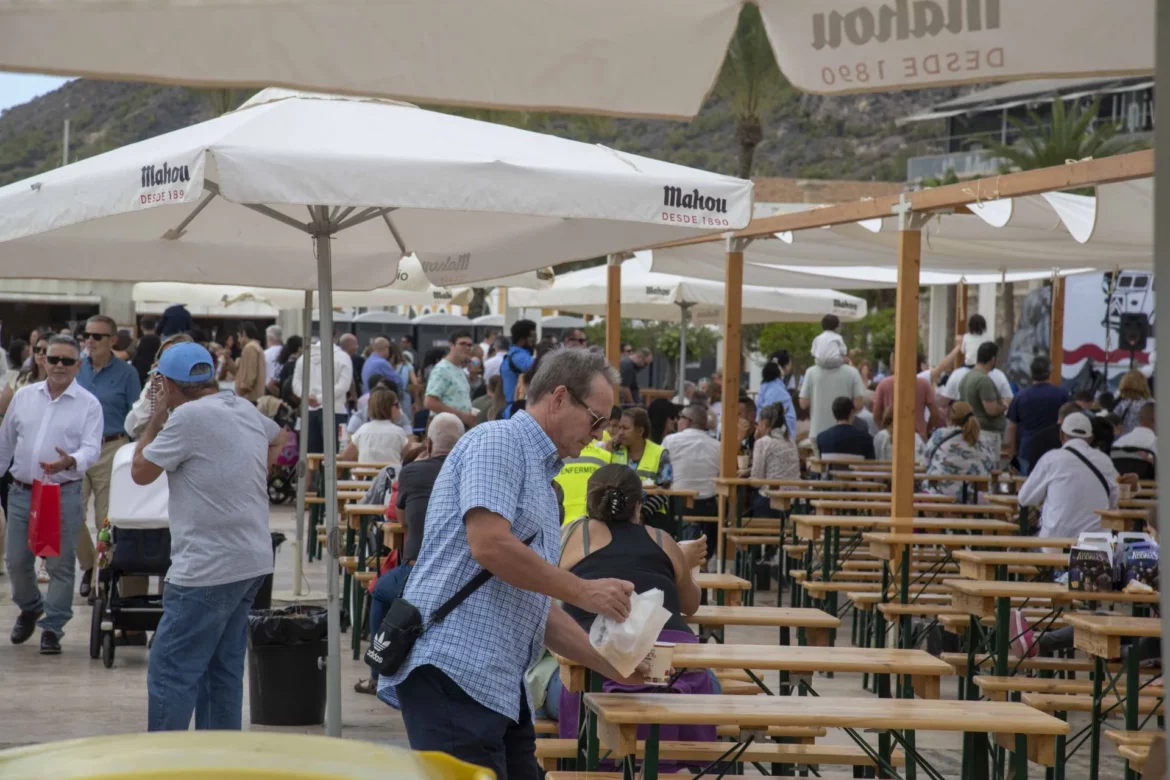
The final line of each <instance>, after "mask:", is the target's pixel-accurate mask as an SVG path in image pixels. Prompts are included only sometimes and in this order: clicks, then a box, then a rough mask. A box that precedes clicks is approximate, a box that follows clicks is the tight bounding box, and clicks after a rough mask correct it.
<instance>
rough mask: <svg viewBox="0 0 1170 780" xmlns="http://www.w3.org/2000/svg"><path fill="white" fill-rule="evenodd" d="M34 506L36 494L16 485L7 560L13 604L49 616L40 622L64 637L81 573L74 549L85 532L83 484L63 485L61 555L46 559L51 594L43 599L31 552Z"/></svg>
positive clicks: (10, 499) (10, 511) (12, 491)
mask: <svg viewBox="0 0 1170 780" xmlns="http://www.w3.org/2000/svg"><path fill="white" fill-rule="evenodd" d="M31 505H32V491H31V490H29V489H28V488H26V487H24V486H22V485H20V484H18V483H16V482H13V483H12V487H11V488H9V490H8V535H7V537H6V538H5V542H6V545H7V549H6V550H5V555H4V558H5V560H6V561H7V563H8V578H9V580H10V581H11V583H12V585H11V587H12V601H13V602H15V603H16V606H18V607H20V609H21V610H22V611H24V612H40V611H41V610H44V612H45V616H44V617H43V618H41V619H40V620H39V621H37V625H39V626H40V627H41V628H42V629H44V630H45V631H52V632H53V633H54V634H56V635H57V636H58V637H61V636H64V635H65V632H64V628H65V624H66V623H68V622H69V619H70V618H72V617H73V583H74V579H75V578H76V576H77V574H76V572H75V571H74V569H75V558H74V550H75V547H76V545H77V534H78V533H79V532H80V531H81V527H82V523H83V522H84V520H85V514H84V513H83V512H82V506H81V482H80V481H78V482H74V483H72V484H69V485H62V486H61V554H60V555H58V556H57V557H55V558H46V559H45V561H46V568H47V569H48V572H49V592H48V595H46V596H45V597H44V598H42V597H41V589H40V587H39V586H38V585H37V573H36V562H37V558H36V556H35V555H33V554H32V552H31V551H30V550H29V549H28V513H29V510H30V508H31Z"/></svg>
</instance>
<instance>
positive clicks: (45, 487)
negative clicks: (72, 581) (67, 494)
mask: <svg viewBox="0 0 1170 780" xmlns="http://www.w3.org/2000/svg"><path fill="white" fill-rule="evenodd" d="M28 549H30V550H32V554H33V555H39V556H41V557H43V558H50V557H53V556H56V555H60V554H61V486H60V485H54V484H52V483H49V482H42V481H41V480H39V479H37V480H33V488H32V508H31V509H30V510H29V513H28Z"/></svg>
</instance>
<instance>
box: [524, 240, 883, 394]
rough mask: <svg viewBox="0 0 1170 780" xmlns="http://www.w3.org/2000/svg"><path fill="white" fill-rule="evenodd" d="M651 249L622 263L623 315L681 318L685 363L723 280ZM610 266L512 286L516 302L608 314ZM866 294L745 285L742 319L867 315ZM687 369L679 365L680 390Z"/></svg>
mask: <svg viewBox="0 0 1170 780" xmlns="http://www.w3.org/2000/svg"><path fill="white" fill-rule="evenodd" d="M651 263H652V257H651V253H650V252H636V253H635V254H634V258H633V259H632V260H628V261H626V262H625V263H623V264H622V287H621V300H622V316H623V317H629V318H633V319H644V320H663V321H666V322H678V323H680V324H681V327H680V328H679V361H680V365H682V366H685V365H686V359H687V329H686V325H687V322H688V321H691V322H694V323H696V324H699V325H711V324H717V323H718V322H720V321H721V319H722V317H723V302H724V298H723V294H724V291H723V283H722V282H718V281H712V280H708V279H695V278H691V277H686V276H676V275H674V274H664V273H658V272H656V271H653V270H651ZM606 271H607V269H606V266H603V265H602V266H597V267H595V268H587V269H585V270H583V271H574V272H572V273H568V274H562V275H561V276H559V277H557V280H556V282H554V283H553V285H552V286H551V287H549V288H548V289H546V290H523V289H513V290H512V291H511V292H510V293H509V294H510V295H511V296H512V302H513V304H514V305H516V306H520V307H533V308H536V307H540V308H548V309H562V310H564V311H571V312H576V313H579V314H595V315H599V316H605V315H606V298H607V295H606ZM865 312H866V303H865V300H864V299H863V298H857V297H855V296H852V295H846V294H845V293H840V292H837V291H836V290H828V289H819V290H818V289H801V290H796V289H784V288H780V287H755V286H745V287H744V288H743V322H744V323H759V322H818V321H820V319H821V317H823V316H825V315H826V314H836V315H837V316H838V317H840V318H841V319H842V320H845V321H852V320H858V319H861V318H862V317H864V316H865ZM682 382H683V372H682V371H681V370H680V371H679V393H680V394H681V393H682V389H683V388H682Z"/></svg>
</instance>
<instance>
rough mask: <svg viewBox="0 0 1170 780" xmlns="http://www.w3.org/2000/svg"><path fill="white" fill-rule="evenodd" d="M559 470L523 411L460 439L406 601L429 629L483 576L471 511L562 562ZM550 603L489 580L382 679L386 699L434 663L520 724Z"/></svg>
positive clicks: (439, 485) (431, 511) (436, 496)
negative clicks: (474, 551)
mask: <svg viewBox="0 0 1170 780" xmlns="http://www.w3.org/2000/svg"><path fill="white" fill-rule="evenodd" d="M561 466H562V463H561V461H560V459H559V458H558V457H557V450H556V446H555V445H554V444H553V442H552V440H551V439H550V438H549V437H548V434H546V433H545V432H544V430H543V429H542V428H541V427H540V426H539V425H538V424H537V422H536V420H534V419H533V418H532V417H531V416H529V415H528V414H527V413H526V412H518V413H517V414H516V415H514V416H513V417H512V418H511V419H509V420H502V421H499V422H490V423H487V424H485V425H480V426H478V427H476V428H473V429H472V430H471V431H469V432H468V433H466V434H465V435H464V436H463V438H462V439H460V440H459V443H458V444H456V445H455V448H454V449H453V450H451V454H450V455H448V456H447V460H446V462H445V463H444V464H443V469H442V471H440V472H439V478H438V479H437V480H436V481H435V487H434V490H433V492H432V493H431V500H430V504H429V505H428V507H427V519H426V533H425V535H424V536H423V544H422V550H421V552H420V553H419V557H418V561H417V563H416V564H415V567H414V570H413V571H411V573H410V579H409V580H408V581H407V585H406V591H405V592H404V594H403V596H404V598H406V599H407V601H409V602H410V603H411V604H413V605H414V606H415V607H417V608H418V610H419V612H420V613H421V614H422V617H423V620H424V621H425V620H427V619H428V618H429V617H430V615H431V613H433V612H434V611H435V610H436V609H438V607H439V606H440V605H442V604H443V603H444V602H445V601H446V600H447V599H449V598H450V597H451V596H452V595H454V594H455V592H456V591H457V590H459V588H461V587H463V585H464V584H465V583H467V582H468V581H469V580H470V579H471V578H473V577H474V576H475V575H476V574H478V573H479V571H480V565H479V564H478V563H476V562H475V560H474V559H473V558H472V557H471V548H470V547H469V546H468V543H467V531H466V529H465V527H464V524H463V518H464V516H465V515H466V514H467V513H468V512H469V511H471V510H472V509H476V508H478V507H483V508H484V509H488V510H490V511H492V512H495V513H496V514H498V515H500V516H502V517H504V518H505V519H507V520H508V522H510V523H511V524H512V533H513V535H515V536H516V538H518V539H521V540H524V539H527V538H528V537H530V536H532V535H533V534H535V535H536V538H535V539H533V541H532V549H533V550H534V551H535V552H536V553H537V554H538V555H540V557H542V558H544V560H546V561H548V562H549V563H551V564H553V565H556V564H557V562H558V559H559V557H560V548H559V540H560V522H559V517H558V503H557V498H556V494H555V493H554V492H553V488H552V480H553V478H554V477H555V476H556V475H557V474H558V473H559V472H560V470H561ZM549 605H550V599H549V597H548V596H544V595H542V594H539V593H532V592H530V591H524V590H520V589H518V588H514V587H512V586H511V585H508V584H507V583H505V582H503V581H502V580H500V579H498V578H492V579H490V580H488V582H487V583H486V584H485V585H484V586H483V587H481V588H480V589H479V590H477V591H476V592H475V593H474V594H472V595H471V597H470V598H468V599H467V600H466V601H465V602H463V603H462V604H461V605H459V607H458V608H456V609H455V611H453V612H452V613H451V614H450V615H449V616H448V617H447V619H446V620H444V621H443V622H442V623H440V624H438V625H437V626H434V627H432V628H431V629H430V630H428V631H427V632H426V633H424V634H423V635H422V636H421V637H420V638H419V640H418V642H417V643H416V644H415V646H414V649H413V650H412V651H411V653H410V657H409V658H407V660H406V663H404V664H403V666H402V668H401V669H400V670H399V671H398V673H397V674H395V675H394V676H393V677H390V678H386V677H383V678H381V679H380V680H379V684H378V688H379V697H381V698H384V699H390V700H393V699H394V698H396V697H395V696H393V695H392V692H391V691H387V690H386V689H387V688H391V687H393V686H396V685H398V683H400V682H402V681H403V680H404V679H406V677H407V675H409V674H410V673H411V671H413V670H414V669H416V668H418V667H420V666H426V665H432V666H436V667H438V668H439V669H441V670H442V671H443V672H444V673H445V674H446V675H447V676H448V677H450V678H451V679H452V680H454V681H455V683H457V684H458V685H459V687H460V688H462V689H463V690H464V691H466V692H467V694H468V695H469V696H471V697H472V698H473V699H475V700H476V701H477V702H479V703H480V704H482V705H483V706H485V707H487V708H488V709H491V710H494V711H495V712H498V713H500V714H502V715H505V716H506V717H509V718H511V719H512V720H518V719H519V717H520V692H521V690H523V681H524V672H525V670H527V669H528V667H529V666H530V665H531V664H532V663H534V662H535V661H536V660H537V659H538V658H540V656H541V654H542V653H543V651H544V628H545V624H546V622H547V621H548V610H549ZM388 694H391V695H388ZM525 695H526V694H525ZM532 711H533V708H532V706H531V702H530V703H529V712H532Z"/></svg>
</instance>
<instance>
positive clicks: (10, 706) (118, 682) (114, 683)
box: [0, 507, 1124, 780]
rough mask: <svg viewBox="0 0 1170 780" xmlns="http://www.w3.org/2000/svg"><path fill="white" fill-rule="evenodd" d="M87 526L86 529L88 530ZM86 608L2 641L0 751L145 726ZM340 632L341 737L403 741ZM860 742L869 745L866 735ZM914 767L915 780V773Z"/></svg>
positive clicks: (280, 560)
mask: <svg viewBox="0 0 1170 780" xmlns="http://www.w3.org/2000/svg"><path fill="white" fill-rule="evenodd" d="M90 527H91V528H92V525H91V526H90ZM294 527H295V525H294V519H293V513H292V511H291V510H290V509H289V508H287V507H274V508H273V512H272V529H273V530H274V531H283V532H284V533H286V534H287V535H288V536H290V537H291V536H293V530H294ZM292 564H293V559H292V554H291V546H290V545H287V544H286V545H285V546H284V547H283V548H282V550H281V551H280V553H279V554H278V556H277V577H276V590H277V591H278V592H280V591H290V590H291V587H292ZM322 570H323V567H322V565H321V564H320V563H319V562H314V563H312V564H308V565H306V567H305V581H304V582H305V586H304V589H303V590H304V591H305V593H306V600H309V601H311V600H312V599H314V598H318V597H320V598H323V594H324V590H325V583H324V577H323V571H322ZM0 593H3V595H4V598H3V603H0V632H2V633H3V634H5V635H6V634H7V632H8V630H9V628H10V627H11V625H12V622H13V621H14V620H15V618H16V615H17V610H16V607H15V606H14V605H13V604H12V603H11V601H10V600H9V599H8V586H7V578H5V577H0ZM759 602H760V603H761V604H771V603H774V595H772V594H766V595H764V596H763V597H761V598H760V599H759ZM89 616H90V608H89V607H88V606H87V605H86V604H85V603H84V601H83V600H82V599H80V598H77V599H75V602H74V618H73V621H72V622H71V623H70V624H69V626H68V627H67V628H66V635H65V637H64V640H63V646H64V653H63V654H62V655H60V656H56V657H47V656H41V655H40V654H39V653H38V652H37V638H36V637H34V638H33V639H32V640H30V641H29V642H28V643H26V644H24V645H21V646H19V647H14V646H12V645H10V644H8V642H7V640H6V639H4V640H0V749H2V748H5V747H12V746H17V745H25V744H29V743H35V742H47V741H52V740H60V739H69V738H75V737H86V736H98V735H103V734H118V733H127V732H138V731H145V729H146V658H147V651H146V649H145V648H136V647H129V648H118V652H117V655H116V659H115V663H114V667H113V668H112V669H108V670H107V669H106V668H105V667H103V666H102V663H101V662H100V661H91V660H90V658H89V656H88V653H87V644H88V634H89ZM727 634H728V636H727V639H728V641H729V642H732V643H744V644H769V643H772V642H775V641H776V634H775V632H774V631H773V630H771V629H752V628H738V629H735V628H733V629H730V630H728V632H727ZM849 634H850V632H849V624H848V620H846V622H845V625H844V626H843V627H842V630H841V631H840V632H838V642H842V643H844V642H848V641H849ZM348 639H349V636H348V634H347V635H345V636H343V637H342V644H343V658H342V686H343V689H342V718H343V726H342V736H343V737H344V738H347V739H364V740H369V741H374V742H381V743H386V744H393V745H401V746H406V744H407V743H406V735H405V731H404V729H403V725H402V718H401V716H400V715H399V714H398V713H397V712H396V711H395V710H393V709H391V708H389V707H387V706H385V705H383V704H382V703H381V702H379V701H377V699H375V698H374V697H372V696H367V695H362V694H358V693H355V692H354V691H353V684H354V683H355V682H357V681H358V680H359V679H361V678H363V677H365V676H366V674H367V670H366V668H365V667H364V665H362V664H361V663H360V662H357V661H354V660H352V658H351V657H350V653H349V651H348ZM777 678H778V676H777V675H775V674H772V675H769V676H768V677H767V678H766V681H767V682H768V683H769V685H775V684H776V683H777V682H778V679H777ZM813 686H814V687H815V689H816V690H817V692H818V693H819V694H820V695H822V696H842V697H855V696H869V695H871V694H869V693H866V692H863V691H862V690H861V680H860V676H859V675H837V676H836V677H835V678H833V679H828V678H826V677H824V676H818V677H817V678H816V679H814V681H813ZM955 687H956V686H955V684H954V681H953V680H949V681H944V683H943V696H944V697H947V698H952V697H954V696H955ZM244 697H245V703H244V721H245V726H244V727H245V728H251V729H256V730H260V729H265V730H268V727H262V726H249V725H248V724H247V720H248V703H247V698H248V691H247V684H246V683H245V690H244ZM1086 723H1087V721H1086V720H1085V718H1084V717H1083V716H1075V715H1074V717H1073V729H1074V731H1076V730H1078V729H1079V728H1081V727H1082V726H1084V725H1085V724H1086ZM272 730H282V731H292V732H297V733H306V734H322V733H324V729H323V728H322V727H308V728H292V729H272ZM867 738H868V739H870V740H871V741H872V742H874V743H876V737H875V736H874V735H873V734H869V735H867ZM826 740H827V741H828V742H831V743H836V744H851V743H850V741H849V738H848V737H847V736H846V735H845V733H844V732H842V731H839V730H831V731H830V732H829V736H828V737H827V738H826ZM961 746H962V742H961V736H960V735H956V734H946V733H939V732H919V734H918V747H919V749H920V750H921V751H922V752H923V754H924V755H925V756H926V757H927V758H928V760H929V761H930V762H931V763H932V764H933V765H934V766H935V767H936V768H937V769H938V770H939V771H940V772H941V773H942V774H943V776H945V777H948V778H952V777H955V778H957V777H958V776H959V767H960V761H961V757H962V756H961ZM1101 752H1102V767H1101V777H1102V778H1116V777H1121V776H1122V773H1123V769H1124V765H1123V764H1122V763H1121V762H1120V760H1119V759H1118V758H1117V755H1116V752H1115V750H1114V748H1113V747H1112V746H1111V745H1109V744H1105V745H1103V746H1102V751H1101ZM1031 775H1032V776H1033V777H1042V776H1043V774H1042V770H1041V769H1040V768H1039V767H1038V766H1033V767H1032V772H1031ZM823 776H826V777H837V776H840V777H850V776H852V774H851V772H846V773H843V774H837V773H832V772H829V771H828V769H827V768H826V773H825V774H824V775H823ZM923 776H924V775H923V774H922V773H920V774H919V777H923ZM1067 777H1068V778H1069V780H1083V778H1087V777H1088V748H1087V747H1085V748H1082V749H1081V751H1080V752H1079V753H1078V754H1077V755H1076V756H1074V757H1073V759H1072V761H1071V762H1070V764H1069V768H1068V772H1067Z"/></svg>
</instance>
